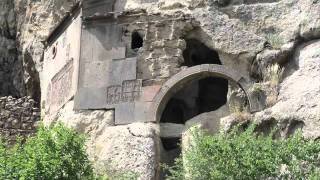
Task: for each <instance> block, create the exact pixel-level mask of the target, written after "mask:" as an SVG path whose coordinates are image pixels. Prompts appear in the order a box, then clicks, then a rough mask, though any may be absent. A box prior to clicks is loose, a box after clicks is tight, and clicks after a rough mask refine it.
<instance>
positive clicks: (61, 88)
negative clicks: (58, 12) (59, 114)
mask: <svg viewBox="0 0 320 180" xmlns="http://www.w3.org/2000/svg"><path fill="white" fill-rule="evenodd" d="M72 82H73V60H71V61H69V62H68V63H67V64H66V65H65V66H64V67H63V68H62V69H61V70H60V71H59V72H58V73H57V74H56V75H55V76H54V77H53V78H52V80H51V83H50V84H51V85H49V88H48V92H47V103H48V104H49V109H48V110H49V113H50V114H51V113H53V112H55V111H57V110H58V109H59V108H61V106H63V105H64V104H65V103H66V102H67V101H68V100H69V99H70V98H71V97H72V96H73V93H72Z"/></svg>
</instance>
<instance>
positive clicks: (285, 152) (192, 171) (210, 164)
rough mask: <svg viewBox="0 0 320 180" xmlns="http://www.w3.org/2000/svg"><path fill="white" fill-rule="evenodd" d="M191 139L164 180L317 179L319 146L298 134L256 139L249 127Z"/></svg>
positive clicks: (196, 132)
mask: <svg viewBox="0 0 320 180" xmlns="http://www.w3.org/2000/svg"><path fill="white" fill-rule="evenodd" d="M192 137H193V140H192V143H191V144H190V145H189V147H188V148H187V149H186V150H185V151H184V153H183V155H182V156H181V157H179V158H178V159H177V160H176V163H175V165H174V166H173V167H170V168H169V171H170V175H169V176H168V177H167V179H169V180H170V179H172V180H173V179H174V180H179V179H192V180H193V179H194V180H202V179H203V180H210V179H320V170H319V167H320V166H319V153H320V142H319V141H313V140H306V139H304V138H303V137H302V133H301V132H298V133H296V134H295V135H293V136H292V137H289V138H288V139H286V140H280V139H273V138H272V136H271V135H270V136H267V137H266V136H262V135H257V134H256V133H254V126H250V127H249V128H248V129H247V130H246V131H244V132H241V133H239V131H238V130H237V128H236V129H235V130H233V131H232V132H231V133H228V134H224V133H221V134H217V135H208V134H206V133H204V132H201V131H199V130H197V129H196V130H194V131H192Z"/></svg>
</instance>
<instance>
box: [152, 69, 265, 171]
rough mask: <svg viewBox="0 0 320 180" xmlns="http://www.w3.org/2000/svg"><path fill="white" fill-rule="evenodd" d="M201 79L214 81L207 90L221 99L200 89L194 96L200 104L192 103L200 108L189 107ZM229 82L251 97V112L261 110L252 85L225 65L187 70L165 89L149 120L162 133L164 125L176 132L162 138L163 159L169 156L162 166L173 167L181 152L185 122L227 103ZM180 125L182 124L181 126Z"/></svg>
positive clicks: (160, 93)
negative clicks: (249, 91) (158, 127)
mask: <svg viewBox="0 0 320 180" xmlns="http://www.w3.org/2000/svg"><path fill="white" fill-rule="evenodd" d="M201 80H207V81H208V80H209V81H212V82H211V83H209V84H211V85H212V88H211V89H210V86H209V87H207V88H205V89H204V91H207V92H208V93H213V94H214V95H218V96H207V95H206V92H203V91H198V90H197V93H195V94H197V98H198V101H193V103H194V102H198V103H199V104H200V105H199V104H195V106H190V104H188V103H190V102H191V104H192V99H193V98H194V94H193V93H192V91H190V90H188V89H189V88H191V89H192V88H193V87H195V86H194V83H195V82H196V83H198V85H200V84H201V83H200V82H201ZM228 81H232V82H233V83H235V84H237V85H238V86H239V87H240V88H241V89H243V90H244V92H245V93H246V95H247V98H248V102H249V109H250V111H252V112H255V111H257V110H258V109H259V106H257V105H258V104H257V102H258V101H257V99H255V98H254V97H251V96H250V95H249V93H248V89H249V87H250V86H251V85H250V83H249V81H248V80H246V78H245V77H243V76H241V74H239V73H238V72H236V71H235V70H233V69H230V68H227V67H225V66H223V65H216V64H202V65H197V66H193V67H190V68H187V69H185V70H182V71H181V72H180V73H178V74H176V75H174V76H173V77H171V78H170V79H169V80H168V81H167V82H166V83H165V84H164V85H163V86H162V88H161V89H160V91H159V92H158V94H157V95H156V97H155V99H154V102H153V105H152V106H151V112H150V116H149V118H151V120H152V121H154V122H158V123H160V131H161V127H162V126H163V127H164V128H170V127H171V128H172V129H171V130H167V131H170V132H172V131H175V130H177V132H176V134H174V133H171V136H170V137H168V136H163V137H161V144H162V147H161V148H162V149H160V152H161V153H162V154H161V157H169V158H166V159H164V160H163V163H169V165H170V163H173V159H174V158H175V157H176V156H178V155H179V153H180V152H181V150H180V149H179V146H178V145H177V144H179V143H180V137H181V133H180V134H179V130H181V129H183V125H184V124H185V122H186V121H188V120H189V119H190V118H192V117H194V116H196V115H199V114H201V113H203V112H209V111H214V110H216V109H218V108H220V107H221V106H223V105H224V104H225V103H226V96H227V92H228V88H227V87H228V84H226V83H225V82H228ZM206 83H208V82H206ZM198 87H200V86H198ZM185 92H187V93H188V94H186V93H185ZM190 92H191V93H190ZM180 97H183V98H180ZM202 97H205V98H207V99H205V100H207V101H205V100H204V101H205V103H204V102H201V98H202ZM210 97H212V99H210ZM215 98H216V99H215ZM212 102H213V103H212ZM190 107H193V108H190ZM197 107H198V109H197ZM178 124H181V127H180V126H178ZM179 135H180V136H179ZM170 158H171V159H170Z"/></svg>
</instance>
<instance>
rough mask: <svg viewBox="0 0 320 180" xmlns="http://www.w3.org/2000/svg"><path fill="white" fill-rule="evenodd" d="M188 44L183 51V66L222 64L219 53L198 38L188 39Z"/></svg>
mask: <svg viewBox="0 0 320 180" xmlns="http://www.w3.org/2000/svg"><path fill="white" fill-rule="evenodd" d="M186 43H187V46H186V49H185V50H184V51H183V58H184V63H183V64H182V65H183V66H188V67H191V66H196V65H200V64H221V61H220V58H219V54H218V52H216V51H215V50H212V49H210V48H209V47H207V46H206V45H205V44H203V43H202V42H200V41H198V40H196V39H187V40H186Z"/></svg>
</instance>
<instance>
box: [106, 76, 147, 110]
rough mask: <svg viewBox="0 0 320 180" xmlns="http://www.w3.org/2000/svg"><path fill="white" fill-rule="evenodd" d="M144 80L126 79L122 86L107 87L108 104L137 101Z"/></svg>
mask: <svg viewBox="0 0 320 180" xmlns="http://www.w3.org/2000/svg"><path fill="white" fill-rule="evenodd" d="M141 86H142V80H140V79H137V80H126V81H123V82H122V86H120V85H116V86H109V87H108V88H107V104H108V105H111V104H118V103H120V102H132V101H136V100H137V99H138V98H139V97H140V94H141Z"/></svg>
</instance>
